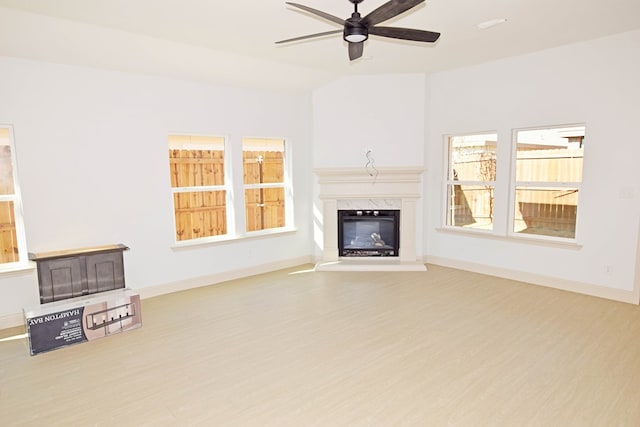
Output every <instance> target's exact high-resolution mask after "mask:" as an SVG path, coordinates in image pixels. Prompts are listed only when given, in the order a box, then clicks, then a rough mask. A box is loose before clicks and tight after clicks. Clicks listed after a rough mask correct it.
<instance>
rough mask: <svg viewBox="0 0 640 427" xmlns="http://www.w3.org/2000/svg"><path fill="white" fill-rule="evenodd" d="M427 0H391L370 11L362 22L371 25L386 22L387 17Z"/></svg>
mask: <svg viewBox="0 0 640 427" xmlns="http://www.w3.org/2000/svg"><path fill="white" fill-rule="evenodd" d="M424 1H425V0H391V1H388V2H386V3H385V4H383V5H382V6H380V7H379V8H377V9H375V10H374V11H373V12H371V13H369V14H368V15H367V16H365V17H364V18H362V23H363V24H364V25H365V26H367V27H371V26H373V25H376V24H379V23H380V22H384V21H386V20H387V19H391V18H393V17H394V16H397V15H400V14H401V13H403V12H406V11H407V10H409V9H411V8H412V7H415V6H417V5H419V4H420V3H424Z"/></svg>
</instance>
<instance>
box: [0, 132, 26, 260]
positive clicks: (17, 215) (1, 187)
mask: <svg viewBox="0 0 640 427" xmlns="http://www.w3.org/2000/svg"><path fill="white" fill-rule="evenodd" d="M0 251H1V252H0V269H11V268H13V267H17V266H19V265H20V264H22V263H26V262H27V251H26V239H25V233H24V227H23V223H22V206H21V202H20V192H19V187H18V180H17V173H16V157H15V148H14V144H13V130H12V128H11V127H10V126H0Z"/></svg>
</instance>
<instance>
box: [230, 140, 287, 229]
mask: <svg viewBox="0 0 640 427" xmlns="http://www.w3.org/2000/svg"><path fill="white" fill-rule="evenodd" d="M245 140H273V141H282V144H283V151H282V155H283V162H282V166H283V181H282V182H266V183H253V184H246V183H245V182H244V179H243V180H242V182H241V186H242V197H241V199H242V205H243V212H244V214H243V218H244V229H243V233H244V234H245V235H247V236H257V235H264V234H273V233H278V232H282V231H288V230H292V229H293V228H294V227H293V184H292V179H291V174H292V165H293V163H292V148H291V144H290V143H289V140H288V139H287V138H284V137H274V136H243V137H242V138H241V140H240V151H241V153H242V156H241V158H242V164H241V169H242V176H243V177H244V151H245V150H244V142H245ZM269 188H282V189H283V192H284V204H285V205H284V226H282V227H271V228H264V229H259V230H252V231H249V230H248V229H247V214H246V212H247V206H246V203H245V200H246V190H257V189H269Z"/></svg>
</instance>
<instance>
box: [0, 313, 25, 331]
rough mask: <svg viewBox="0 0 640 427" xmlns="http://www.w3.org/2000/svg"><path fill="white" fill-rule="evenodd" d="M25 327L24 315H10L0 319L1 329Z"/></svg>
mask: <svg viewBox="0 0 640 427" xmlns="http://www.w3.org/2000/svg"><path fill="white" fill-rule="evenodd" d="M23 325H24V314H23V313H18V314H10V315H8V316H1V317H0V329H7V328H15V327H16V326H23Z"/></svg>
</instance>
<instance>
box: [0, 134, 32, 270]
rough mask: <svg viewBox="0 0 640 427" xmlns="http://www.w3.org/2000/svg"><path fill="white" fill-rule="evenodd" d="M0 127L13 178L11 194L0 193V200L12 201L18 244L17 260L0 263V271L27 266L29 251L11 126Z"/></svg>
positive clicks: (16, 155) (21, 268)
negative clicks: (5, 143) (7, 144)
mask: <svg viewBox="0 0 640 427" xmlns="http://www.w3.org/2000/svg"><path fill="white" fill-rule="evenodd" d="M0 128H2V129H6V130H7V132H8V140H9V148H10V149H11V168H12V178H13V194H12V195H0V202H13V214H14V219H15V226H16V243H17V244H18V261H14V262H6V263H0V273H3V272H12V271H17V270H23V269H26V268H29V253H28V251H27V238H26V229H25V224H24V217H23V210H22V196H21V191H20V182H19V180H18V154H17V150H16V144H15V133H14V130H13V126H12V125H9V124H2V123H0Z"/></svg>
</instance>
